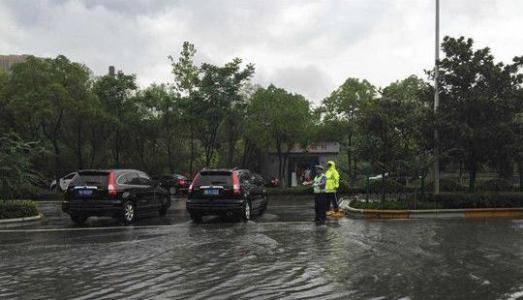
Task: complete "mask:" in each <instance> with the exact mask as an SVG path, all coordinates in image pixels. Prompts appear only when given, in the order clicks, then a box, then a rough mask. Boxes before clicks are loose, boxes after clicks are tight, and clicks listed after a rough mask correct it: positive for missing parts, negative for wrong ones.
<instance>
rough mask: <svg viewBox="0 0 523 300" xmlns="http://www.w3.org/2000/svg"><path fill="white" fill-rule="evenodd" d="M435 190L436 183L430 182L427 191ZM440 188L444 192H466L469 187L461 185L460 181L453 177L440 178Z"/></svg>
mask: <svg viewBox="0 0 523 300" xmlns="http://www.w3.org/2000/svg"><path fill="white" fill-rule="evenodd" d="M433 190H434V183H433V182H429V183H428V184H427V186H426V187H425V191H428V192H431V191H433ZM439 190H440V191H443V192H465V191H467V187H465V186H464V185H461V184H460V183H459V182H456V181H454V180H452V179H448V178H441V179H440V180H439Z"/></svg>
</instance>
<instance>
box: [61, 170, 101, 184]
mask: <svg viewBox="0 0 523 300" xmlns="http://www.w3.org/2000/svg"><path fill="white" fill-rule="evenodd" d="M108 180H109V172H101V171H84V172H80V173H79V174H78V176H76V177H75V178H74V179H73V180H72V181H71V183H70V185H73V186H74V185H94V186H107V184H108Z"/></svg>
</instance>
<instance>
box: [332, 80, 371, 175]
mask: <svg viewBox="0 0 523 300" xmlns="http://www.w3.org/2000/svg"><path fill="white" fill-rule="evenodd" d="M376 97H377V89H376V87H374V86H373V85H372V84H371V83H370V82H368V81H367V80H365V79H363V80H361V81H360V80H359V79H357V78H348V79H347V80H345V82H344V83H343V84H342V85H341V86H340V87H339V88H337V89H336V90H334V91H333V92H332V93H331V94H330V96H329V97H327V98H325V99H324V100H323V106H324V107H325V124H330V126H335V127H337V128H338V129H340V130H337V131H336V133H337V134H336V136H334V137H331V139H332V138H335V139H336V137H337V139H336V140H339V141H340V142H341V143H342V144H344V145H345V148H346V151H347V162H348V165H347V167H348V171H349V176H352V175H355V172H354V168H355V167H356V158H355V156H354V155H353V153H354V139H355V135H356V122H357V118H358V114H359V112H360V109H361V106H362V105H364V104H365V103H367V102H369V101H372V100H373V99H375V98H376ZM340 133H341V134H340Z"/></svg>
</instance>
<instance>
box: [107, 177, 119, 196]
mask: <svg viewBox="0 0 523 300" xmlns="http://www.w3.org/2000/svg"><path fill="white" fill-rule="evenodd" d="M107 191H108V192H109V197H111V198H116V195H117V192H116V177H115V175H114V172H112V171H111V173H109V180H108V184H107Z"/></svg>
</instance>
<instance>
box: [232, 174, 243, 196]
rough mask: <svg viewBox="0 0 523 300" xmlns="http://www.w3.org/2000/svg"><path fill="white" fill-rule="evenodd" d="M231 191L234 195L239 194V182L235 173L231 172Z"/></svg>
mask: <svg viewBox="0 0 523 300" xmlns="http://www.w3.org/2000/svg"><path fill="white" fill-rule="evenodd" d="M232 189H233V193H234V194H235V195H239V194H241V191H240V180H239V179H238V173H236V172H232Z"/></svg>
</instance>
